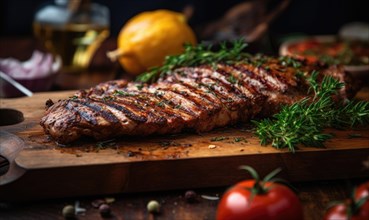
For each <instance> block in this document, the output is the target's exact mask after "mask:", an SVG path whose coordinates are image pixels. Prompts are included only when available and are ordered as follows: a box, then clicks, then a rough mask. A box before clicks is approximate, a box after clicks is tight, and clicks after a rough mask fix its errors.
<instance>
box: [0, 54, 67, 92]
mask: <svg viewBox="0 0 369 220" xmlns="http://www.w3.org/2000/svg"><path fill="white" fill-rule="evenodd" d="M32 57H33V56H32ZM32 59H33V58H31V59H30V60H28V61H25V62H19V63H20V64H21V65H22V68H23V67H24V66H26V68H30V69H32V71H34V72H35V74H17V73H15V74H14V72H16V71H18V72H19V71H22V68H19V66H16V65H18V64H17V63H12V64H10V65H7V64H8V63H6V65H5V67H4V65H3V66H1V65H0V70H1V71H2V72H4V73H5V74H6V75H8V76H9V77H11V78H12V79H13V80H15V81H17V82H18V83H20V84H21V85H23V86H24V87H26V88H27V89H29V90H30V91H32V92H42V91H49V90H50V89H51V87H52V86H53V83H54V81H55V79H56V76H57V75H58V73H59V70H60V68H61V66H62V61H61V59H60V57H56V58H52V61H51V63H50V64H48V66H46V65H43V64H42V63H41V64H40V63H37V64H36V65H43V66H42V67H40V66H32V65H33V64H32V62H33V60H32ZM2 61H4V60H2ZM8 61H10V62H17V61H16V60H15V59H13V58H9V59H8V60H7V61H6V62H8ZM40 62H42V61H40ZM35 68H36V70H35ZM37 68H39V71H38V72H37ZM24 95H25V94H24V93H22V92H21V91H20V90H18V89H17V88H16V87H14V86H13V85H12V84H10V83H9V82H7V81H6V80H4V79H2V78H0V97H1V98H15V97H20V96H24Z"/></svg>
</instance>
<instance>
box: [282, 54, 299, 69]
mask: <svg viewBox="0 0 369 220" xmlns="http://www.w3.org/2000/svg"><path fill="white" fill-rule="evenodd" d="M279 62H280V64H281V65H282V66H289V67H293V68H300V67H301V66H302V63H301V61H299V60H297V59H294V58H292V57H290V56H281V57H279Z"/></svg>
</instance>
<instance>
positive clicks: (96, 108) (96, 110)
mask: <svg viewBox="0 0 369 220" xmlns="http://www.w3.org/2000/svg"><path fill="white" fill-rule="evenodd" d="M71 101H72V102H76V103H79V104H81V105H84V106H86V107H88V108H90V109H91V110H92V112H90V111H87V112H84V115H85V117H87V115H88V117H89V118H93V117H95V116H96V115H97V114H99V115H101V116H102V117H103V118H104V119H106V120H107V121H108V122H111V123H119V120H118V118H117V117H115V115H114V114H112V113H111V112H110V111H107V110H105V109H104V106H100V105H97V103H96V102H97V101H96V100H94V99H92V98H91V99H90V98H88V99H86V100H85V101H80V100H71ZM101 104H102V105H104V104H103V103H101ZM93 123H94V125H96V120H94V121H93Z"/></svg>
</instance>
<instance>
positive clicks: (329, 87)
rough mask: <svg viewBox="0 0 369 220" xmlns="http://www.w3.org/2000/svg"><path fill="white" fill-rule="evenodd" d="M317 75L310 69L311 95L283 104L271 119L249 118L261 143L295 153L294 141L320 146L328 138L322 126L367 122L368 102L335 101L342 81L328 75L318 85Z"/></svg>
mask: <svg viewBox="0 0 369 220" xmlns="http://www.w3.org/2000/svg"><path fill="white" fill-rule="evenodd" d="M317 75H318V73H317V72H313V73H312V75H311V77H310V78H309V79H308V81H309V82H310V85H311V88H310V90H312V91H313V92H314V97H312V98H305V99H302V100H300V101H298V102H296V103H294V104H292V105H290V106H283V107H282V109H281V111H280V112H279V113H278V114H276V115H274V116H273V118H269V119H264V120H262V121H253V123H254V124H256V126H257V129H256V135H257V136H258V137H259V138H260V142H261V144H262V145H267V144H272V146H273V147H275V148H286V147H287V148H288V149H289V150H290V151H292V152H295V150H296V147H297V145H298V144H303V145H307V146H312V147H324V142H325V141H326V140H327V139H329V138H331V137H332V135H330V134H324V133H322V132H323V129H324V128H327V127H336V128H347V127H354V126H357V125H361V124H369V102H365V101H360V102H354V101H348V103H345V104H343V103H341V104H337V103H335V102H334V101H333V99H332V95H333V94H335V93H337V92H338V90H339V89H341V88H342V87H343V86H344V84H343V83H341V82H339V81H338V80H336V79H334V78H333V77H331V76H325V77H324V78H323V80H322V82H321V83H320V84H319V83H318V82H317Z"/></svg>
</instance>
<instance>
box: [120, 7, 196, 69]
mask: <svg viewBox="0 0 369 220" xmlns="http://www.w3.org/2000/svg"><path fill="white" fill-rule="evenodd" d="M117 43H118V53H117V54H119V55H118V56H119V62H120V63H121V64H122V66H123V68H124V69H125V70H126V71H127V72H128V73H131V74H135V75H137V74H139V73H142V72H144V71H146V70H148V69H149V68H151V67H154V66H160V65H162V64H163V62H164V59H165V57H166V56H167V55H175V54H180V53H181V52H183V45H184V44H185V43H190V44H192V45H194V44H196V37H195V34H194V32H193V30H192V29H191V27H190V26H189V25H188V24H187V22H186V18H185V17H184V15H183V14H181V13H177V12H173V11H169V10H156V11H149V12H142V13H140V14H138V15H136V16H134V17H133V18H131V19H130V20H129V21H128V22H127V23H126V24H125V25H124V26H123V28H122V30H121V31H120V33H119V36H118V42H117Z"/></svg>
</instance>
